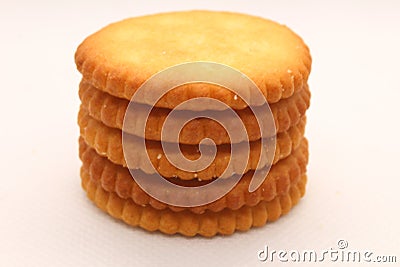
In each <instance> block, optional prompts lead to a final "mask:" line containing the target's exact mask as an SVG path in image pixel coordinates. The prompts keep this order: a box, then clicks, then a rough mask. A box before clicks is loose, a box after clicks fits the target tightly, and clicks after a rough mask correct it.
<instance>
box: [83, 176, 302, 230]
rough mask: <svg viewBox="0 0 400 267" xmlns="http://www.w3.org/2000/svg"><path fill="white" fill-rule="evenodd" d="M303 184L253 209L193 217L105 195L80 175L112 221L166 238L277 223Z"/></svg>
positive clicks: (297, 198)
mask: <svg viewBox="0 0 400 267" xmlns="http://www.w3.org/2000/svg"><path fill="white" fill-rule="evenodd" d="M306 182H307V177H306V175H303V176H301V179H299V181H298V182H297V183H296V184H293V185H291V186H290V188H289V190H288V192H287V193H286V194H284V195H280V196H276V197H275V198H274V199H272V200H270V201H262V202H260V203H258V204H257V205H256V206H253V207H249V206H243V207H241V208H240V209H238V210H230V209H223V210H221V211H219V212H212V211H206V212H204V213H203V214H195V213H192V212H190V211H188V210H184V211H180V212H174V211H171V210H169V209H164V210H157V209H154V208H152V207H151V206H140V205H137V204H135V203H134V202H133V200H131V199H123V198H120V197H119V196H118V195H117V194H115V193H112V192H107V191H106V190H104V189H103V188H102V187H101V185H100V184H97V183H94V182H93V181H92V180H91V179H89V178H88V177H86V176H82V187H83V188H84V190H85V191H86V192H87V196H88V197H89V199H90V200H92V201H93V202H94V203H95V204H96V205H97V206H98V207H99V208H100V209H102V210H103V211H105V212H107V213H108V214H109V215H111V216H112V217H114V218H116V219H120V220H122V221H124V222H125V223H127V224H129V225H131V226H138V227H140V228H143V229H145V230H147V231H157V230H158V231H160V232H162V233H165V234H168V235H172V234H176V233H179V234H182V235H184V236H195V235H201V236H205V237H212V236H215V235H217V234H221V235H230V234H233V233H234V232H235V231H247V230H249V229H250V228H252V227H259V226H263V225H264V224H266V223H267V221H275V220H277V219H278V218H279V217H280V216H282V215H284V214H286V213H287V212H289V210H290V209H291V208H292V207H293V206H294V205H296V204H297V203H298V202H299V200H300V198H301V197H302V196H303V195H304V193H305V185H306Z"/></svg>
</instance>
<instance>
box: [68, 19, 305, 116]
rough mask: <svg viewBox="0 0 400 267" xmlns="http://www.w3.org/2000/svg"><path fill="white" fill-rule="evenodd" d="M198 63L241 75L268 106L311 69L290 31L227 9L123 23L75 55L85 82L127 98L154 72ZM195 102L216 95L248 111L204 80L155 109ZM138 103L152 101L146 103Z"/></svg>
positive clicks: (96, 36)
mask: <svg viewBox="0 0 400 267" xmlns="http://www.w3.org/2000/svg"><path fill="white" fill-rule="evenodd" d="M196 61H207V62H216V63H220V64H225V65H227V66H230V67H233V68H235V69H237V70H239V71H241V72H242V73H243V74H245V75H247V76H248V77H249V78H250V79H251V80H252V81H254V83H255V84H256V85H257V86H258V88H259V90H260V91H261V93H262V94H263V95H264V96H265V98H266V99H267V101H268V102H269V103H275V102H278V101H279V100H280V99H283V98H288V97H290V96H291V95H293V93H295V92H296V91H298V90H301V89H302V88H303V86H304V85H305V84H306V83H307V80H308V76H309V73H310V69H311V56H310V53H309V49H308V47H307V46H306V45H305V43H304V42H303V40H302V39H301V38H300V37H299V36H298V35H296V34H295V33H294V32H293V31H291V30H290V29H289V28H288V27H286V26H284V25H280V24H278V23H275V22H273V21H270V20H266V19H263V18H260V17H254V16H249V15H243V14H237V13H229V12H213V11H185V12H171V13H163V14H156V15H149V16H142V17H136V18H130V19H126V20H123V21H120V22H117V23H113V24H110V25H109V26H106V27H105V28H103V29H101V30H99V31H98V32H96V33H94V34H92V35H91V36H89V37H87V38H86V39H85V40H84V41H83V42H82V43H81V44H80V45H79V47H78V49H77V51H76V53H75V62H76V66H77V69H78V70H79V71H80V72H81V73H82V75H83V78H84V79H85V80H87V81H88V82H89V83H90V84H92V85H93V86H95V87H96V88H98V89H99V90H102V91H104V92H108V93H110V94H111V95H114V96H117V97H120V98H125V99H128V100H130V99H131V98H132V96H133V95H134V93H135V92H136V91H137V89H138V88H139V87H140V86H141V85H142V84H143V83H144V82H145V81H146V80H148V79H149V78H150V77H151V76H152V75H154V74H156V73H157V72H159V71H161V70H163V69H165V68H167V67H170V66H173V65H176V64H181V63H184V62H196ZM148 93H151V92H148ZM195 97H209V98H215V99H218V100H221V101H223V102H225V103H226V104H227V105H229V106H230V107H232V108H234V109H244V108H246V106H247V104H246V103H244V102H243V101H241V100H240V99H238V98H237V96H236V95H235V94H234V93H232V92H231V91H229V90H228V89H225V88H223V87H220V86H216V85H210V84H207V83H196V84H193V83H192V84H189V85H183V86H179V87H178V88H176V89H174V90H172V91H170V92H168V93H167V94H166V95H165V96H164V97H163V98H162V99H161V100H160V101H159V102H158V103H157V104H156V106H157V107H162V108H168V109H173V108H174V107H176V106H177V105H178V104H179V103H181V102H182V101H185V100H187V99H191V98H195ZM254 101H255V102H254ZM257 101H258V102H257ZM253 102H254V103H253ZM257 103H259V99H256V97H255V96H251V95H250V102H249V105H255V104H257ZM143 104H151V103H146V99H143ZM199 108H204V107H199ZM205 108H206V107H205Z"/></svg>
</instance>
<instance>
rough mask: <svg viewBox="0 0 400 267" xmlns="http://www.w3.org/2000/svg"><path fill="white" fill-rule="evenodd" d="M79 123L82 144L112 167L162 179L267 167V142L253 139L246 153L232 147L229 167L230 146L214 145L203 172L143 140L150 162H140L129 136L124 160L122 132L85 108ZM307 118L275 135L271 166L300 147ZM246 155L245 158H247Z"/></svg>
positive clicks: (191, 155) (194, 150) (190, 154)
mask: <svg viewBox="0 0 400 267" xmlns="http://www.w3.org/2000/svg"><path fill="white" fill-rule="evenodd" d="M78 123H79V126H80V131H81V137H82V138H83V139H84V140H85V142H86V143H87V144H88V145H89V146H91V147H93V148H94V149H95V150H96V152H97V153H98V154H100V155H103V156H105V157H107V158H108V159H109V160H110V161H112V162H113V163H115V164H118V165H122V166H124V167H126V166H127V162H129V167H130V168H133V169H141V170H143V171H144V172H145V173H154V169H153V167H152V166H150V162H151V164H152V165H153V166H154V168H155V169H156V170H157V171H158V172H159V173H160V174H161V175H163V176H165V177H174V176H178V177H179V178H180V179H183V180H190V179H193V178H194V177H197V178H198V179H202V180H210V179H212V178H215V177H220V176H221V175H222V174H223V172H224V171H226V172H227V173H229V174H230V173H232V174H242V173H245V172H247V171H248V170H255V169H261V168H263V167H265V166H266V165H268V164H270V163H271V162H270V161H269V158H268V156H267V153H264V154H263V157H260V153H261V148H262V146H264V149H268V142H269V140H268V139H265V140H264V141H263V142H261V140H256V141H253V142H250V143H249V154H247V153H246V151H247V143H238V144H232V146H236V149H237V150H236V151H237V153H236V155H235V158H234V159H232V160H234V161H233V163H232V164H231V165H230V167H229V169H227V167H228V165H229V161H230V160H231V156H232V154H231V144H224V145H218V146H217V154H216V157H215V158H214V160H212V162H211V164H209V166H208V167H207V168H205V169H203V170H199V171H198V172H196V173H193V172H188V171H184V170H181V169H179V168H177V167H175V166H174V165H173V164H171V163H170V162H169V161H168V159H167V158H166V156H165V153H164V150H163V148H162V145H161V142H159V141H151V140H146V150H147V154H148V157H149V159H150V162H148V161H146V160H143V157H147V155H145V154H143V152H142V151H140V147H141V146H140V142H143V139H142V138H141V137H135V136H133V135H132V136H131V137H130V138H129V140H130V141H129V142H126V143H125V149H126V150H127V152H126V153H130V154H132V155H135V156H134V157H133V158H130V159H129V161H126V159H125V154H124V150H123V144H122V131H121V130H119V129H115V128H111V127H107V126H105V125H104V124H103V123H101V122H100V121H97V120H95V119H93V118H92V117H90V116H89V115H88V112H87V111H86V110H85V109H83V108H82V109H81V110H80V112H79V115H78ZM305 124H306V117H303V118H302V119H301V120H300V122H299V123H298V124H297V125H294V126H293V127H291V128H290V129H289V130H288V131H287V132H282V133H279V134H278V135H277V138H276V146H275V155H274V158H273V159H272V163H273V164H275V163H277V162H278V161H279V160H281V159H284V158H286V157H288V156H289V155H290V154H291V153H292V151H294V150H295V149H297V147H298V146H299V145H300V143H301V141H302V139H303V135H304V131H305ZM180 148H181V151H182V153H183V155H184V156H185V157H186V158H188V159H189V160H195V159H197V158H198V157H200V155H201V153H200V151H199V149H198V146H197V145H181V146H180ZM247 156H248V158H247ZM238 161H245V162H247V165H246V167H245V169H243V170H240V165H241V164H236V163H237V162H238Z"/></svg>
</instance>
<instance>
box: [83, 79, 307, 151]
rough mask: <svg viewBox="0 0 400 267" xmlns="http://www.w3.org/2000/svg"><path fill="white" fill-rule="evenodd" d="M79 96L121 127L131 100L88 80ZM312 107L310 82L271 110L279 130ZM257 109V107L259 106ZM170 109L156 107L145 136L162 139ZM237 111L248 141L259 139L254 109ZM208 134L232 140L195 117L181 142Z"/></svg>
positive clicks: (135, 130) (220, 141)
mask: <svg viewBox="0 0 400 267" xmlns="http://www.w3.org/2000/svg"><path fill="white" fill-rule="evenodd" d="M79 97H80V99H81V101H82V106H83V107H85V108H86V109H87V110H88V111H89V114H90V116H92V117H93V118H95V119H97V120H100V121H102V122H103V123H104V124H105V125H107V126H109V127H113V128H118V129H122V125H123V121H124V116H125V112H126V110H127V107H128V104H129V101H127V100H125V99H122V98H117V97H114V96H111V95H109V94H107V93H104V92H102V91H100V90H97V89H96V88H94V87H93V86H91V85H90V84H88V83H87V82H85V81H82V82H81V83H80V86H79ZM309 106H310V91H309V89H308V86H307V85H306V86H305V87H304V89H303V90H301V91H299V92H297V93H295V94H294V95H293V96H291V97H289V98H287V99H284V100H281V101H279V102H278V103H275V104H271V105H270V109H271V112H272V115H273V117H274V121H275V127H276V132H277V133H280V132H284V131H287V130H288V129H289V128H290V127H291V126H293V125H296V124H297V123H298V122H299V120H300V118H301V117H303V115H304V114H305V113H306V110H307V109H308V107H309ZM255 108H256V109H257V107H255ZM137 112H140V111H137ZM169 112H170V110H168V109H164V108H155V109H153V111H152V112H151V113H150V115H149V117H148V119H147V127H146V139H149V140H158V141H159V140H160V139H161V127H160V125H163V122H164V121H165V118H166V117H167V116H168V114H169ZM220 112H221V113H225V116H230V114H229V113H227V112H224V111H220ZM237 114H238V115H239V117H240V119H241V120H242V122H243V124H244V125H245V128H246V130H247V133H248V135H249V136H248V138H249V140H250V141H254V140H258V139H260V138H261V134H260V129H259V126H258V123H257V121H256V118H255V116H254V115H253V113H252V111H251V109H250V108H246V109H243V110H239V111H237ZM232 121H233V120H232ZM124 130H125V131H126V132H129V133H132V134H135V135H137V136H141V135H142V133H141V131H140V130H142V129H140V128H137V127H130V128H129V127H125V128H124ZM142 137H143V136H142ZM205 137H208V138H211V139H213V140H214V142H215V143H216V144H218V145H219V144H223V143H225V144H227V143H230V140H229V136H228V134H227V132H226V131H225V129H223V127H222V126H221V125H220V124H218V123H216V122H215V121H212V120H209V119H204V118H197V119H194V120H192V121H190V122H188V123H187V124H186V125H185V127H183V128H182V130H181V134H180V143H183V144H198V143H199V142H200V140H202V139H204V138H205ZM166 141H168V140H166ZM241 141H244V140H241Z"/></svg>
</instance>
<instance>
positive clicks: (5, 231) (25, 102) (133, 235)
mask: <svg viewBox="0 0 400 267" xmlns="http://www.w3.org/2000/svg"><path fill="white" fill-rule="evenodd" d="M183 2H184V1H141V2H138V1H124V2H117V1H107V2H106V1H75V3H72V4H67V1H64V3H57V2H55V1H25V2H22V1H9V2H8V3H2V4H1V9H0V10H1V11H0V22H1V23H0V32H1V35H2V36H1V42H0V48H1V49H0V59H1V65H0V70H1V71H0V72H1V74H2V78H1V81H2V83H1V92H2V94H1V104H0V116H1V124H2V126H1V131H0V142H1V150H2V151H1V152H2V153H1V160H0V162H1V174H2V175H1V177H0V179H1V183H0V210H1V217H0V239H1V241H0V265H1V266H111V265H115V266H187V265H190V266H206V265H207V266H217V265H218V266H255V265H257V264H261V263H259V262H258V260H257V251H258V250H260V249H262V248H263V247H264V245H268V246H269V247H270V249H276V250H279V249H286V250H291V249H299V250H304V249H315V250H317V251H319V250H324V249H327V248H328V249H329V248H330V247H333V248H336V242H337V240H338V239H346V240H347V241H348V242H349V248H350V249H353V250H357V249H359V250H366V249H369V250H372V251H374V252H375V253H376V254H384V255H396V253H397V262H399V261H400V253H399V249H398V248H399V247H400V241H399V238H400V228H399V227H398V225H400V216H399V212H398V210H399V208H398V205H399V203H400V194H399V188H400V173H399V167H398V160H399V152H398V151H399V149H400V138H399V137H398V136H400V127H399V123H398V121H399V119H398V115H399V114H400V109H399V99H400V85H399V62H400V55H399V47H400V37H399V36H400V30H399V29H400V17H399V15H398V14H399V13H400V4H399V2H396V1H381V3H378V1H331V4H329V5H327V4H326V3H325V2H324V1H303V2H301V3H300V2H299V1H297V2H296V3H294V1H258V2H256V1H218V2H217V1H208V0H207V1H196V2H195V1H186V2H189V3H185V4H183ZM214 2H217V3H214ZM181 9H216V10H232V11H241V12H244V13H250V14H256V15H261V16H264V17H268V18H271V19H273V20H276V21H279V22H281V23H284V24H287V25H288V26H290V27H291V28H292V29H293V30H295V31H296V32H297V33H298V34H300V35H301V36H302V37H303V38H304V39H305V41H306V42H307V44H308V45H309V46H310V48H311V52H312V55H313V70H312V75H311V78H310V85H311V90H312V93H313V97H312V106H311V109H310V110H309V112H308V125H307V136H308V138H309V140H310V153H311V157H310V164H309V172H308V174H309V185H308V188H307V194H306V197H305V198H304V199H303V200H302V201H301V202H300V204H299V205H298V206H297V207H296V208H295V209H294V210H293V211H292V212H291V213H289V214H288V215H287V216H285V217H283V218H282V219H280V220H279V221H277V222H276V223H273V224H269V225H268V226H266V227H264V228H261V229H257V230H252V231H250V232H247V233H244V234H235V235H233V236H231V237H216V238H213V239H203V238H194V239H187V238H182V237H180V236H174V237H166V236H164V235H162V234H149V233H146V232H144V231H141V230H138V229H132V228H129V227H127V226H125V225H124V224H123V223H119V222H117V221H115V220H113V219H111V218H110V217H108V216H106V215H105V214H103V213H102V212H100V211H99V210H98V209H97V208H95V207H94V206H93V205H92V204H91V203H90V202H89V201H88V200H87V199H86V196H85V194H84V193H83V190H82V189H81V188H80V179H79V176H78V175H79V166H80V163H79V160H78V157H77V155H78V149H77V148H78V147H77V136H78V127H77V124H76V115H77V111H78V107H79V99H78V82H79V79H80V75H79V73H78V72H77V71H76V70H75V65H74V61H73V55H74V52H75V49H76V47H77V45H78V44H79V43H80V42H81V41H82V40H83V38H84V37H85V36H87V35H88V34H90V33H92V32H94V31H95V30H97V29H99V28H100V27H102V26H104V25H106V24H108V23H110V22H113V21H117V20H120V19H122V18H125V17H130V16H135V15H142V14H148V13H156V12H159V11H168V10H181ZM329 263H330V262H328V261H327V262H325V263H324V266H326V265H328V264H329ZM397 264H398V263H397ZM281 265H282V266H286V265H289V263H282V264H281ZM336 265H337V263H336ZM296 266H301V264H296ZM391 266H395V264H392V265H391Z"/></svg>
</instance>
